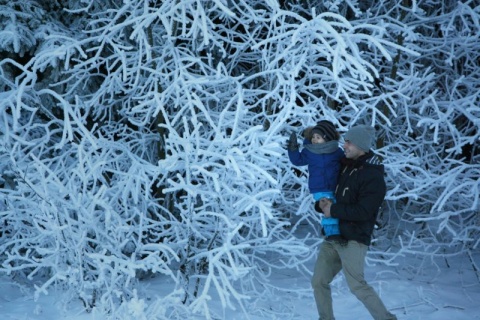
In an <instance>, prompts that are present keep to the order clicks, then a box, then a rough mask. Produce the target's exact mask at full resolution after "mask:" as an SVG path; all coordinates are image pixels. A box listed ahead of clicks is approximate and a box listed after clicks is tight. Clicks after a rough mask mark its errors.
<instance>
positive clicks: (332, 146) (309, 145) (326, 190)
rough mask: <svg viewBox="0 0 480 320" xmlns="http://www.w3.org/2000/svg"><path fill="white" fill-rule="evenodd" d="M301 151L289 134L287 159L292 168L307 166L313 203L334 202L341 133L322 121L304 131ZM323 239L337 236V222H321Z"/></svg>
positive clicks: (294, 137) (325, 220) (335, 220)
mask: <svg viewBox="0 0 480 320" xmlns="http://www.w3.org/2000/svg"><path fill="white" fill-rule="evenodd" d="M303 136H304V138H305V139H304V141H303V149H302V151H299V148H298V143H297V137H296V136H295V133H293V132H292V134H291V135H290V139H289V140H288V158H289V159H290V162H292V164H293V165H296V166H304V165H308V188H309V190H310V193H311V194H312V195H313V199H314V201H317V200H320V199H321V198H328V199H331V200H332V201H333V202H335V197H334V191H335V187H336V186H337V178H338V174H339V170H340V159H341V158H342V157H344V153H343V150H342V149H341V148H340V147H339V145H338V140H339V139H340V134H339V133H338V132H337V130H336V129H335V126H334V125H333V124H332V123H331V122H330V121H328V120H322V121H319V122H318V123H317V125H316V126H314V127H309V128H307V129H305V131H304V132H303ZM322 226H323V233H324V234H325V236H326V237H327V238H328V237H332V236H337V237H338V236H339V235H340V230H339V227H338V219H336V218H325V217H323V219H322Z"/></svg>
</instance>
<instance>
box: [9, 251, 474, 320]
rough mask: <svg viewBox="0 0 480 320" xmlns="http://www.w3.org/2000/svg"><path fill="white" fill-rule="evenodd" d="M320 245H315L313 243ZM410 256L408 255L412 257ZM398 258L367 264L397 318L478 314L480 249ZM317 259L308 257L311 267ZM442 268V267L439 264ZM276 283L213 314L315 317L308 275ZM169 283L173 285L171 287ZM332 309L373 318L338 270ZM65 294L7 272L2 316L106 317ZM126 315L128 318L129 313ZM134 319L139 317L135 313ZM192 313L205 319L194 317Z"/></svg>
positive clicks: (344, 319)
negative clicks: (17, 280) (421, 264)
mask: <svg viewBox="0 0 480 320" xmlns="http://www.w3.org/2000/svg"><path fill="white" fill-rule="evenodd" d="M312 250H316V248H312ZM409 259H410V260H409ZM409 259H405V260H404V261H400V264H399V265H398V266H397V267H386V266H383V265H378V266H368V265H367V267H366V278H367V280H368V281H369V282H370V284H371V285H372V286H374V288H375V289H376V290H377V292H379V294H380V296H381V297H382V299H383V301H384V302H385V304H386V305H387V307H388V308H389V309H390V310H392V311H393V312H394V313H395V314H396V315H397V316H398V319H405V320H407V319H408V320H415V319H421V320H462V319H480V303H479V301H480V272H479V271H478V270H474V266H473V264H472V259H473V261H474V262H475V264H476V265H478V264H479V261H480V253H478V252H476V253H475V254H472V256H467V255H464V256H458V257H451V258H441V259H438V261H434V262H435V263H434V264H432V267H431V268H429V269H427V270H431V274H423V275H418V274H415V275H413V274H414V273H415V269H414V268H412V265H413V262H414V261H413V259H414V258H409ZM313 263H314V261H313V260H312V261H310V262H309V269H310V270H312V268H313ZM438 268H441V269H442V270H441V272H439V269H438ZM166 281H167V280H166V279H165V278H162V277H152V278H149V279H146V280H142V282H143V283H142V286H141V287H142V290H141V291H139V293H138V298H139V299H140V300H143V302H145V303H146V304H148V302H149V301H153V300H154V299H156V298H157V297H159V296H162V295H164V294H167V293H168V290H170V289H171V287H172V286H169V284H168V283H167V282H166ZM272 285H275V286H278V287H282V288H285V289H284V290H281V291H280V290H279V291H277V293H276V294H275V295H274V296H275V298H274V299H271V298H269V299H268V301H267V299H266V301H258V302H257V303H256V304H255V308H254V309H252V310H249V311H250V312H251V314H252V315H251V316H250V317H247V316H245V315H244V314H243V313H241V311H238V310H237V311H232V310H227V311H225V312H223V311H222V310H221V308H220V303H218V306H219V307H218V310H212V315H213V316H214V318H215V319H228V320H231V319H252V320H264V319H302V320H307V319H312V320H313V319H317V318H318V317H317V314H316V308H315V303H314V300H313V295H312V292H311V289H310V278H309V276H308V275H303V274H301V273H300V272H295V271H294V270H285V271H284V272H277V273H276V274H274V275H272ZM169 287H170V288H169ZM332 288H333V290H332V291H333V299H334V310H335V313H336V318H337V320H351V319H352V320H353V319H355V320H362V319H365V320H366V319H371V317H370V315H369V314H368V312H367V311H366V309H365V308H364V307H363V305H361V303H360V302H359V301H357V300H356V298H355V297H354V296H353V295H352V294H351V293H350V292H349V290H348V287H347V285H346V283H345V281H344V278H343V275H341V274H340V276H338V277H337V278H336V279H335V280H334V282H333V284H332ZM66 298H67V297H65V296H64V293H62V292H54V291H51V290H50V291H49V292H48V295H43V294H42V295H40V296H39V297H38V299H37V300H35V297H34V290H33V288H31V287H27V286H26V285H23V286H20V285H18V284H14V283H13V282H12V281H11V280H10V279H9V278H7V277H5V276H2V277H0V315H1V316H0V319H1V320H11V319H15V320H40V319H42V320H43V319H48V320H60V319H62V320H64V319H70V320H86V319H88V320H91V319H105V317H104V316H102V315H101V314H99V312H96V311H95V310H93V311H92V312H91V313H85V311H83V308H82V305H81V303H80V302H78V303H70V304H68V307H66V308H64V307H62V305H63V303H62V302H63V301H65V299H66ZM128 318H129V316H126V317H125V319H128ZM131 319H135V317H134V316H133V315H132V316H131ZM192 319H202V318H200V317H194V318H192Z"/></svg>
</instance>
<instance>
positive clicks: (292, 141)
mask: <svg viewBox="0 0 480 320" xmlns="http://www.w3.org/2000/svg"><path fill="white" fill-rule="evenodd" d="M287 149H288V151H297V150H298V142H297V136H296V135H295V132H292V133H291V134H290V138H289V139H288V141H287Z"/></svg>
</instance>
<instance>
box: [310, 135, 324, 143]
mask: <svg viewBox="0 0 480 320" xmlns="http://www.w3.org/2000/svg"><path fill="white" fill-rule="evenodd" d="M324 142H325V139H323V138H322V136H321V135H319V134H318V133H314V134H313V136H312V143H313V144H316V143H324Z"/></svg>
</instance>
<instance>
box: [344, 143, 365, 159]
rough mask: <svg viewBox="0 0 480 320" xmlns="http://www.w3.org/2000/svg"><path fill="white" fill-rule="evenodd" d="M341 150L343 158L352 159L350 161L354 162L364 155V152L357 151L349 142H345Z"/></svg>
mask: <svg viewBox="0 0 480 320" xmlns="http://www.w3.org/2000/svg"><path fill="white" fill-rule="evenodd" d="M343 150H344V151H345V157H347V159H352V160H356V159H358V158H359V157H360V156H363V155H364V154H365V151H363V150H361V149H359V148H358V147H357V146H356V145H354V144H353V143H351V142H350V141H349V140H345V143H344V144H343Z"/></svg>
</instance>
